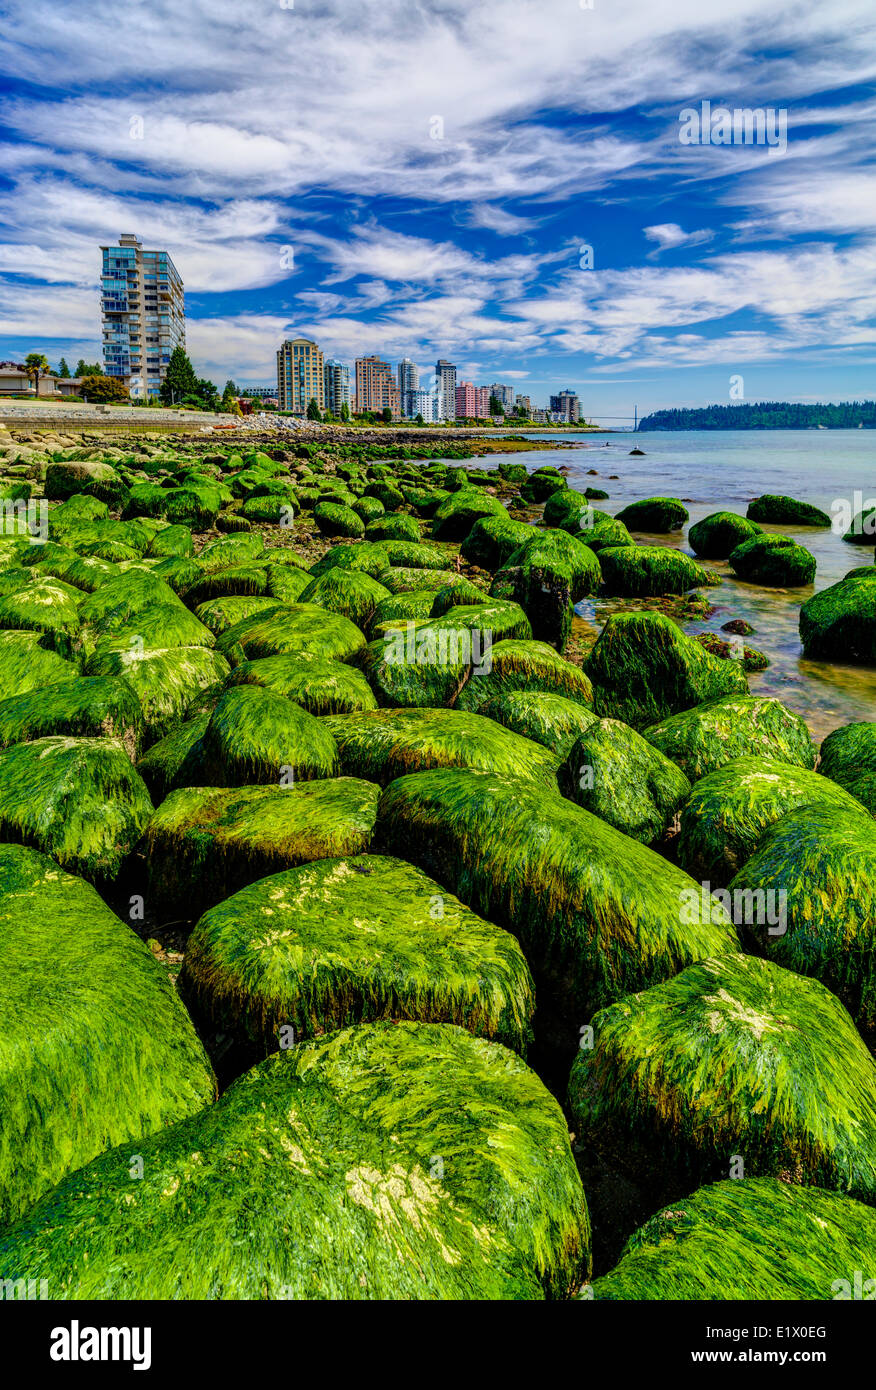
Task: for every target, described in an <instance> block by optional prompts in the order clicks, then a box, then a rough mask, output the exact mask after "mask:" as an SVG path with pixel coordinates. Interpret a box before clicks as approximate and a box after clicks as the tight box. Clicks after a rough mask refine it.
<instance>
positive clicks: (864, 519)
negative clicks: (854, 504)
mask: <svg viewBox="0 0 876 1390" xmlns="http://www.w3.org/2000/svg"><path fill="white" fill-rule="evenodd" d="M843 540H844V541H848V543H849V545H873V544H874V541H876V507H865V508H864V509H863V511H860V512H856V514H855V515H854V516H853V517H852V522H851V525H850V526H849V527H848V528H847V530H845V531H844V532H843Z"/></svg>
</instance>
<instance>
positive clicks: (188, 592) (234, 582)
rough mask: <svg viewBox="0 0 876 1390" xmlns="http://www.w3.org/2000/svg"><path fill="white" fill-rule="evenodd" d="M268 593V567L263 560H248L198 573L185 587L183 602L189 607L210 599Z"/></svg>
mask: <svg viewBox="0 0 876 1390" xmlns="http://www.w3.org/2000/svg"><path fill="white" fill-rule="evenodd" d="M267 593H268V567H267V565H266V564H265V563H264V561H263V560H249V561H247V563H246V564H243V565H228V566H227V567H226V568H225V569H220V570H210V571H209V573H208V574H203V573H199V574H198V576H197V577H196V578H194V577H193V579H192V581H191V582H190V583H188V584H186V586H185V590H184V594H185V601H186V603H187V604H189V606H190V607H193V606H196V605H197V604H200V603H206V602H207V601H208V600H209V599H212V598H225V597H230V596H232V595H245V594H257V595H260V596H265V595H267Z"/></svg>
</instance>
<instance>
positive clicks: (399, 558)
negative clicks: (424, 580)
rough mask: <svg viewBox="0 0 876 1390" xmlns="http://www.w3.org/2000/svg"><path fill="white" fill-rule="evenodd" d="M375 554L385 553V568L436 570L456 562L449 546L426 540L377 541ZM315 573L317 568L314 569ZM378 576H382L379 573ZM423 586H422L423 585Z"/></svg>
mask: <svg viewBox="0 0 876 1390" xmlns="http://www.w3.org/2000/svg"><path fill="white" fill-rule="evenodd" d="M373 544H374V554H375V555H383V556H384V557H385V558H384V568H386V567H387V566H388V567H389V568H390V569H396V570H398V569H406V570H435V569H442V568H444V567H445V566H448V565H451V564H453V563H455V559H456V555H455V552H454V551H453V550H451V549H450V548H448V547H447V546H441V545H432V544H430V543H427V542H425V541H399V540H384V541H375V542H374V543H373ZM314 573H315V570H314ZM377 578H378V579H379V578H380V575H379V573H378V575H377ZM421 587H422V586H421Z"/></svg>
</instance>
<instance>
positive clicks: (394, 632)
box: [362, 619, 483, 709]
mask: <svg viewBox="0 0 876 1390" xmlns="http://www.w3.org/2000/svg"><path fill="white" fill-rule="evenodd" d="M478 640H480V639H479V638H478ZM478 655H479V657H481V658H482V656H483V653H482V652H481V651H480V648H479V652H478ZM471 659H472V651H471V638H470V635H469V633H468V630H467V629H466V628H462V629H460V630H455V629H453V628H449V629H448V628H442V629H438V628H436V627H435V625H434V623H432V622H431V621H429V620H426V621H422V620H419V621H418V620H414V619H407V620H406V621H405V622H404V625H403V626H400V627H396V626H388V627H387V628H386V631H385V633H384V635H383V636H382V637H380V638H378V639H377V640H376V641H374V642H369V644H368V646H367V647H366V649H365V653H364V656H363V658H362V669H363V671H364V674H365V678H366V680H367V681H368V684H369V685H370V687H371V689H372V691H373V693H374V695H375V698H376V700H377V703H378V704H379V705H381V706H384V707H389V708H404V707H408V706H417V707H420V708H428V709H437V708H438V707H440V706H445V705H449V704H452V703H453V702H454V700H455V699H456V697H457V695H458V694H459V691H460V690H461V689H462V686H463V684H464V682H465V680H466V677H467V676H468V673H469V670H470V667H471Z"/></svg>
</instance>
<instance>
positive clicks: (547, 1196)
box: [3, 1023, 590, 1301]
mask: <svg viewBox="0 0 876 1390" xmlns="http://www.w3.org/2000/svg"><path fill="white" fill-rule="evenodd" d="M138 1149H139V1151H140V1152H141V1154H142V1157H143V1161H144V1164H143V1179H142V1180H141V1182H139V1183H138V1184H137V1193H136V1200H135V1201H134V1202H132V1201H131V1196H132V1194H131V1186H132V1184H131V1176H130V1167H131V1159H130V1152H129V1150H130V1145H127V1146H125V1147H123V1148H118V1149H116V1150H114V1151H112V1152H111V1153H109V1154H106V1155H105V1156H103V1157H102V1158H99V1159H96V1160H95V1161H94V1162H92V1163H91V1164H89V1165H88V1166H87V1167H86V1168H84V1169H82V1170H81V1171H80V1172H78V1173H76V1174H74V1175H73V1176H71V1177H70V1178H68V1179H67V1180H65V1182H64V1183H63V1184H61V1185H60V1186H59V1187H58V1188H57V1189H56V1190H55V1191H54V1192H53V1193H52V1194H51V1195H49V1196H48V1197H46V1198H45V1199H44V1201H43V1202H41V1203H40V1204H39V1206H37V1207H35V1208H34V1209H33V1211H32V1212H31V1213H29V1214H28V1216H26V1217H25V1218H23V1219H22V1220H21V1221H19V1222H18V1223H17V1224H16V1225H15V1226H13V1227H12V1228H11V1229H10V1230H9V1231H7V1232H6V1233H5V1237H4V1239H3V1256H4V1275H6V1276H7V1277H10V1278H13V1279H14V1278H17V1277H19V1275H20V1276H21V1277H30V1278H34V1279H42V1278H47V1279H48V1281H49V1286H50V1289H51V1290H52V1293H53V1296H54V1297H56V1298H72V1299H82V1298H101V1299H107V1298H109V1299H114V1298H125V1299H132V1298H133V1299H141V1298H142V1299H162V1300H163V1299H173V1300H177V1299H185V1300H190V1299H198V1300H202V1299H210V1300H213V1299H229V1300H242V1299H284V1300H303V1299H336V1300H343V1301H347V1300H374V1301H377V1300H410V1299H428V1300H434V1299H448V1300H450V1299H453V1300H468V1299H477V1300H482V1299H490V1300H498V1299H535V1298H541V1297H556V1298H563V1297H567V1296H568V1295H569V1294H570V1293H571V1292H572V1290H573V1289H575V1288H576V1287H578V1286H579V1285H580V1282H581V1279H582V1278H583V1277H586V1276H587V1273H588V1271H589V1264H590V1261H589V1223H588V1219H587V1208H586V1204H585V1201H584V1194H583V1192H582V1190H581V1182H580V1179H579V1177H578V1175H577V1172H576V1170H575V1164H574V1160H573V1158H572V1153H571V1149H570V1146H569V1137H568V1131H567V1128H566V1122H565V1120H564V1118H563V1115H562V1111H561V1110H560V1108H559V1106H558V1105H557V1103H556V1101H555V1100H554V1099H553V1097H552V1096H551V1095H550V1094H549V1093H548V1091H547V1090H546V1089H545V1088H544V1086H543V1085H542V1083H541V1082H540V1081H539V1079H538V1077H537V1076H536V1075H535V1073H534V1072H532V1071H530V1070H529V1068H528V1067H527V1066H526V1064H525V1063H524V1062H523V1061H521V1059H520V1058H519V1057H517V1056H516V1055H515V1054H514V1053H513V1052H510V1051H509V1050H508V1049H507V1048H505V1047H502V1046H501V1045H500V1044H498V1043H491V1042H487V1041H485V1040H483V1039H480V1038H473V1037H471V1035H470V1034H469V1033H468V1032H466V1031H465V1030H464V1029H462V1028H455V1027H453V1026H451V1025H447V1024H428V1023H398V1024H393V1023H386V1024H361V1025H359V1026H358V1027H354V1028H350V1029H345V1030H343V1031H341V1032H338V1033H334V1034H332V1035H331V1036H330V1037H328V1038H325V1039H315V1040H313V1041H310V1042H304V1043H301V1044H300V1045H299V1046H297V1047H294V1048H291V1049H289V1050H286V1051H281V1052H279V1053H275V1054H274V1055H273V1056H271V1057H269V1058H268V1059H266V1060H265V1061H264V1062H261V1063H260V1064H259V1065H258V1066H257V1067H254V1068H253V1070H252V1071H250V1072H247V1073H246V1075H245V1076H242V1077H241V1078H240V1079H239V1080H238V1081H236V1082H235V1083H234V1085H233V1086H231V1087H230V1088H229V1090H228V1091H226V1092H225V1094H224V1095H223V1096H222V1098H221V1099H220V1100H219V1101H218V1102H217V1103H216V1105H214V1106H209V1107H207V1108H206V1109H205V1110H204V1111H202V1113H201V1114H200V1115H199V1116H197V1117H195V1118H193V1119H191V1120H186V1121H184V1122H183V1123H181V1124H178V1125H175V1126H174V1127H173V1128H171V1129H168V1130H166V1131H165V1132H164V1133H163V1134H161V1135H158V1136H156V1137H155V1138H151V1139H148V1140H145V1141H143V1142H142V1143H141V1144H139V1145H138ZM193 1252H194V1253H196V1258H193Z"/></svg>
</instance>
